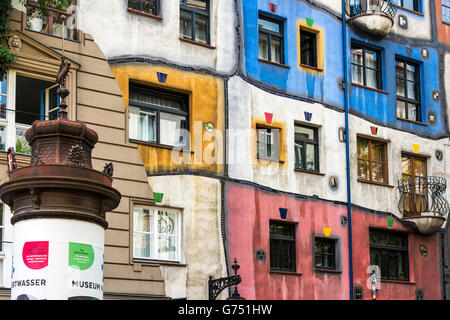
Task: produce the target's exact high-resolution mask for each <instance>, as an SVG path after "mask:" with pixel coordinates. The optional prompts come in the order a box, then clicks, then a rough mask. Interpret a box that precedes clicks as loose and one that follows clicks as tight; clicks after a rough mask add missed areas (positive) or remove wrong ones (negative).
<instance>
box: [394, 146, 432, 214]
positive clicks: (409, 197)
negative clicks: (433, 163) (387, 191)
mask: <svg viewBox="0 0 450 320" xmlns="http://www.w3.org/2000/svg"><path fill="white" fill-rule="evenodd" d="M401 166H402V179H403V180H407V181H409V182H408V184H409V185H410V186H411V188H410V189H409V192H406V194H404V197H403V199H402V201H401V202H400V203H399V205H400V206H401V207H399V208H400V209H401V210H402V212H403V213H404V215H406V216H408V215H411V216H415V215H417V214H421V213H422V212H428V211H429V210H430V208H429V207H430V205H431V204H430V202H429V200H428V189H427V188H424V182H423V180H424V178H426V176H427V159H426V158H422V157H417V156H412V155H407V154H402V163H401Z"/></svg>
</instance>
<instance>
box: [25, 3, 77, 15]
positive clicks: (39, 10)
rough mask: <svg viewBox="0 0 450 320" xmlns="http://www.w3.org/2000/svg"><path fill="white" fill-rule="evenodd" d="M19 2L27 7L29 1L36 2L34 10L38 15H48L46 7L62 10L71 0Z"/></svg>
mask: <svg viewBox="0 0 450 320" xmlns="http://www.w3.org/2000/svg"><path fill="white" fill-rule="evenodd" d="M20 2H21V3H22V4H23V5H24V6H25V7H28V5H29V4H30V3H34V4H37V5H38V6H37V7H36V9H35V10H36V11H37V13H38V15H40V16H44V17H48V15H49V13H48V9H47V8H49V7H51V8H54V9H56V10H61V11H63V10H64V9H65V8H67V7H68V6H70V5H71V3H72V0H20Z"/></svg>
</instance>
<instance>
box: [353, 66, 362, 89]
mask: <svg viewBox="0 0 450 320" xmlns="http://www.w3.org/2000/svg"><path fill="white" fill-rule="evenodd" d="M363 76H364V73H363V67H361V66H356V65H354V64H352V82H353V83H358V84H361V85H364V79H363Z"/></svg>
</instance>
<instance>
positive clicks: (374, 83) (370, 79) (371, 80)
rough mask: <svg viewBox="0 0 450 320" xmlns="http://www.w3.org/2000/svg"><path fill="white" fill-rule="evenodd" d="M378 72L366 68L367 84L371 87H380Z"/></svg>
mask: <svg viewBox="0 0 450 320" xmlns="http://www.w3.org/2000/svg"><path fill="white" fill-rule="evenodd" d="M377 76H378V72H377V71H375V70H372V69H366V86H367V87H370V88H378V80H377Z"/></svg>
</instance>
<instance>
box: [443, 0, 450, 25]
mask: <svg viewBox="0 0 450 320" xmlns="http://www.w3.org/2000/svg"><path fill="white" fill-rule="evenodd" d="M442 22H445V23H450V0H442Z"/></svg>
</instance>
